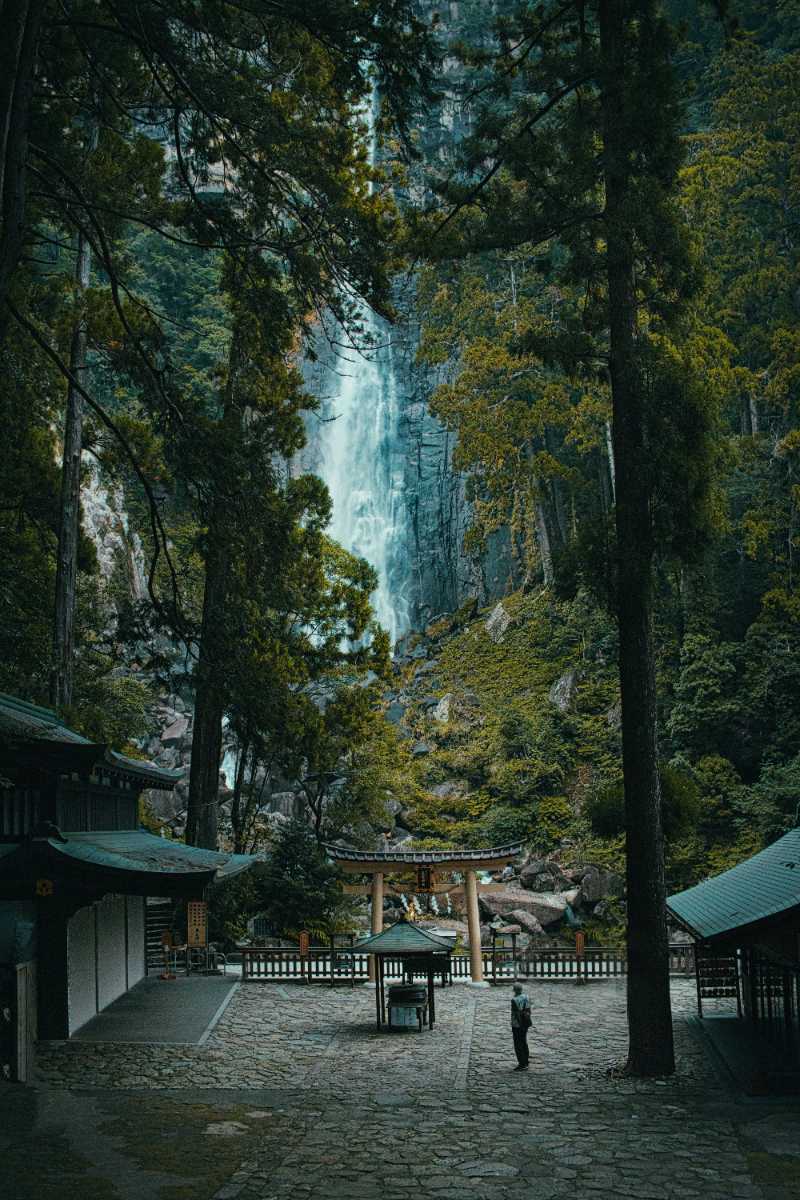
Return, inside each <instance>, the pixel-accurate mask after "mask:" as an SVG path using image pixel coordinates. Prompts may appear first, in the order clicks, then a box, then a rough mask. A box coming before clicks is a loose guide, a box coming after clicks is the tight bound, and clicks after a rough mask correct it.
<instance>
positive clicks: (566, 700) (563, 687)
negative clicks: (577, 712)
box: [547, 667, 580, 713]
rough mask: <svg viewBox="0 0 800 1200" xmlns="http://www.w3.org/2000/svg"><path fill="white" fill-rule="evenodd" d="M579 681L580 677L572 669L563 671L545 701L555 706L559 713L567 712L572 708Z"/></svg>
mask: <svg viewBox="0 0 800 1200" xmlns="http://www.w3.org/2000/svg"><path fill="white" fill-rule="evenodd" d="M579 679H580V675H579V673H578V671H576V670H575V668H574V667H573V668H571V669H570V670H569V671H565V672H564V674H563V675H559V677H558V679H557V680H556V681H555V683H554V684H553V686H552V687H551V688H550V691H549V692H548V695H547V699H548V700H549V701H550V703H551V704H555V706H556V708H557V709H558V711H559V712H562V713H563V712H567V711H568V710H569V709H570V708H571V707H572V702H573V700H574V699H575V694H576V692H577V690H578V681H579Z"/></svg>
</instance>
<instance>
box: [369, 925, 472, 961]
mask: <svg viewBox="0 0 800 1200" xmlns="http://www.w3.org/2000/svg"><path fill="white" fill-rule="evenodd" d="M353 949H354V950H355V951H357V952H358V953H359V954H388V955H395V954H396V955H402V954H450V953H452V950H453V947H452V946H451V944H450V942H447V941H445V940H444V938H439V937H436V935H435V934H433V933H428V932H427V931H426V930H425V929H421V928H420V927H419V925H415V924H414V923H413V922H412V921H407V920H406V919H405V917H401V918H400V920H399V921H397V922H396V924H394V925H390V926H389V928H388V929H384V930H383V932H382V933H376V934H374V935H373V936H372V937H369V938H367V939H366V940H365V941H363V942H356V944H355V946H354V947H353Z"/></svg>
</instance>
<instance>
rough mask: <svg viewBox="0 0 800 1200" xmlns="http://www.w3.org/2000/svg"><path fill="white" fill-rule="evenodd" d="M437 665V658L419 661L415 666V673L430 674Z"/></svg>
mask: <svg viewBox="0 0 800 1200" xmlns="http://www.w3.org/2000/svg"><path fill="white" fill-rule="evenodd" d="M438 666H439V660H438V658H429V659H427V660H426V661H425V662H423V663H420V665H419V666H418V667H417V670H416V675H417V676H419V675H430V673H431V672H432V671H435V670H436V668H437V667H438Z"/></svg>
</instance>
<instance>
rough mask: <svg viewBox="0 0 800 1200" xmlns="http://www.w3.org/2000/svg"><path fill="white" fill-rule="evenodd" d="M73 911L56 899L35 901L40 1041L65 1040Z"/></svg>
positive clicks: (67, 1026)
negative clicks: (69, 931)
mask: <svg viewBox="0 0 800 1200" xmlns="http://www.w3.org/2000/svg"><path fill="white" fill-rule="evenodd" d="M74 911H75V910H74V908H73V907H71V906H68V905H65V904H64V903H62V902H59V900H58V899H57V898H54V897H46V898H38V899H37V901H36V937H37V946H38V952H37V974H38V978H37V989H36V990H37V995H38V1026H39V1037H40V1038H41V1039H42V1040H43V1041H49V1040H51V1039H52V1040H61V1039H64V1038H68V1037H69V968H68V963H67V946H68V926H69V918H70V916H71V915H72V913H73V912H74Z"/></svg>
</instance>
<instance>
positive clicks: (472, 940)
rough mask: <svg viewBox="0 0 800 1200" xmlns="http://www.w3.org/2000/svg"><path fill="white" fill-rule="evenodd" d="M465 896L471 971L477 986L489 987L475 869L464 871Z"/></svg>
mask: <svg viewBox="0 0 800 1200" xmlns="http://www.w3.org/2000/svg"><path fill="white" fill-rule="evenodd" d="M464 896H465V899H466V909H467V931H468V935H469V973H470V976H471V978H472V983H473V984H474V985H475V986H476V987H488V986H489V985H488V984H487V983H486V982H485V980H484V978H483V953H482V951H481V916H480V912H479V911H478V876H477V874H476V873H475V871H470V870H468V871H466V872H465V873H464Z"/></svg>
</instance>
